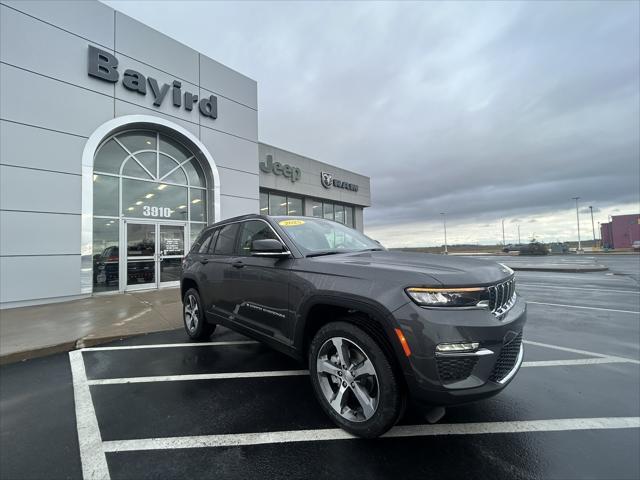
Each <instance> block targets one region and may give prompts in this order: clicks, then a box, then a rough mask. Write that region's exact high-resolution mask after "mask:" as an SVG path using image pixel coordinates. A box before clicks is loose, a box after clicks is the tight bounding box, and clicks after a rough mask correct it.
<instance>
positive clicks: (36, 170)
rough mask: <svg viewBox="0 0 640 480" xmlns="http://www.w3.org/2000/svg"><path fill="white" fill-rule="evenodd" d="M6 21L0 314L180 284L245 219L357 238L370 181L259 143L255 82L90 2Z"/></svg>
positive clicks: (34, 4) (14, 9)
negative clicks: (192, 250) (202, 236)
mask: <svg viewBox="0 0 640 480" xmlns="http://www.w3.org/2000/svg"><path fill="white" fill-rule="evenodd" d="M0 22H1V24H0V35H1V38H0V67H1V70H0V82H1V88H0V95H1V97H0V190H1V191H0V234H1V237H0V308H10V307H18V306H24V305H31V304H41V303H48V302H54V301H63V300H71V299H75V298H80V297H83V296H87V295H92V294H101V293H111V292H124V291H129V290H136V289H143V288H158V287H162V286H172V285H175V284H176V282H177V281H178V279H179V271H180V264H181V258H182V257H183V256H184V254H185V252H187V251H188V249H189V247H190V244H191V242H192V241H193V239H194V238H195V237H196V236H197V234H198V232H200V231H201V230H202V228H204V226H205V225H207V224H212V223H215V222H217V221H220V220H223V219H226V218H230V217H234V216H237V215H242V214H246V213H259V212H262V213H270V214H289V215H299V214H308V215H315V216H323V217H324V218H331V219H335V220H336V221H340V222H342V223H346V224H349V225H351V226H354V227H355V228H358V229H362V209H363V208H364V207H366V206H369V205H370V189H369V179H368V178H367V177H364V176H361V175H357V174H354V173H352V172H348V171H346V170H342V169H339V168H337V167H333V166H331V165H328V164H325V163H322V162H317V161H315V160H312V159H308V158H306V157H302V156H299V155H295V154H292V153H290V152H286V151H285V150H281V149H278V148H275V147H271V146H268V145H263V144H260V143H259V142H258V105H257V84H256V82H255V81H254V80H252V79H250V78H248V77H246V76H244V75H242V74H240V73H238V72H236V71H234V70H232V69H230V68H228V67H226V66H224V65H222V64H220V63H218V62H216V61H215V60H212V59H210V58H208V57H206V56H205V55H202V54H200V53H198V52H197V51H195V50H193V49H190V48H188V47H186V46H184V45H182V44H181V43H179V42H177V41H175V40H173V39H171V38H169V37H167V36H165V35H163V34H161V33H159V32H157V31H155V30H153V29H151V28H149V27H147V26H146V25H144V24H142V23H140V22H138V21H136V20H133V19H132V18H130V17H127V16H126V15H123V14H121V13H119V12H117V11H114V10H113V9H111V8H109V7H107V6H106V5H104V4H102V3H99V2H97V1H83V2H76V1H29V0H26V1H9V0H2V1H1V2H0ZM267 157H269V158H267ZM282 204H284V205H282ZM265 207H266V208H265ZM320 212H322V214H321V213H320Z"/></svg>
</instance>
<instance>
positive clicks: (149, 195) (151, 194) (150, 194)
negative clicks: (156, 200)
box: [144, 193, 155, 198]
mask: <svg viewBox="0 0 640 480" xmlns="http://www.w3.org/2000/svg"><path fill="white" fill-rule="evenodd" d="M154 195H155V194H154V193H147V194H146V195H145V196H144V198H151V197H153V196H154Z"/></svg>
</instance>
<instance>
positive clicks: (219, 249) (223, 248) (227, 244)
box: [214, 223, 238, 255]
mask: <svg viewBox="0 0 640 480" xmlns="http://www.w3.org/2000/svg"><path fill="white" fill-rule="evenodd" d="M237 232H238V224H237V223H232V224H230V225H226V226H225V227H222V229H221V230H220V234H219V235H218V241H217V242H216V248H215V252H214V253H215V254H216V255H233V253H234V249H235V245H236V233H237Z"/></svg>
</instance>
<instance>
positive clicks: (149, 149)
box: [93, 130, 207, 223]
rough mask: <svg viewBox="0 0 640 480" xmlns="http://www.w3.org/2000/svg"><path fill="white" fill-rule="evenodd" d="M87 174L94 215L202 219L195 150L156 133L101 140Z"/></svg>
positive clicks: (203, 209)
mask: <svg viewBox="0 0 640 480" xmlns="http://www.w3.org/2000/svg"><path fill="white" fill-rule="evenodd" d="M93 173H94V175H93V191H94V194H93V199H94V202H93V214H94V216H107V217H130V218H162V219H167V220H179V221H186V222H203V223H206V222H207V201H206V188H207V186H206V180H205V176H204V173H203V171H202V169H201V168H200V164H199V163H198V160H197V158H196V156H195V154H194V153H193V152H191V151H190V150H189V149H187V148H186V147H185V146H184V145H182V144H181V143H179V142H177V141H175V140H173V139H171V138H168V137H166V136H164V135H162V134H159V133H156V132H147V131H139V130H136V131H129V132H123V133H119V134H116V135H113V136H111V137H109V138H107V139H106V140H105V141H104V142H103V143H102V145H101V146H100V147H99V148H98V151H97V153H96V156H95V160H94V165H93Z"/></svg>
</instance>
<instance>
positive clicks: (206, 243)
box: [198, 231, 212, 253]
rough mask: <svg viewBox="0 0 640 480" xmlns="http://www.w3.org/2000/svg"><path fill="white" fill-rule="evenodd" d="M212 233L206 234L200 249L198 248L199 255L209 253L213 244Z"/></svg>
mask: <svg viewBox="0 0 640 480" xmlns="http://www.w3.org/2000/svg"><path fill="white" fill-rule="evenodd" d="M211 233H212V232H211V231H208V232H206V233H205V234H204V235H203V237H202V241H201V243H200V248H198V253H207V252H208V250H209V244H210V243H211V237H212V235H211Z"/></svg>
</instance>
